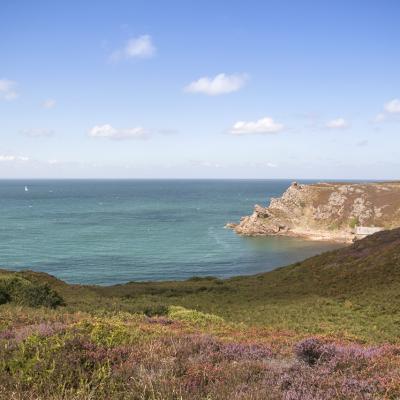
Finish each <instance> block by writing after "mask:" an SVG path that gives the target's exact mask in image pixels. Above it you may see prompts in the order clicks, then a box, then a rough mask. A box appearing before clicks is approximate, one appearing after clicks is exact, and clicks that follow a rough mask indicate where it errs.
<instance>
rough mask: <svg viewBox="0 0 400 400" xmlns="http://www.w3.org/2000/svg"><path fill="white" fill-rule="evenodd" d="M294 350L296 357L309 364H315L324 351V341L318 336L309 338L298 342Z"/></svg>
mask: <svg viewBox="0 0 400 400" xmlns="http://www.w3.org/2000/svg"><path fill="white" fill-rule="evenodd" d="M294 352H295V354H296V357H297V358H298V359H299V360H301V361H304V362H305V363H306V364H308V365H314V364H316V363H317V361H318V360H319V359H320V358H321V356H322V354H323V352H324V346H323V343H322V342H321V341H320V340H318V339H316V338H309V339H305V340H302V341H301V342H299V343H297V344H296V346H295V348H294Z"/></svg>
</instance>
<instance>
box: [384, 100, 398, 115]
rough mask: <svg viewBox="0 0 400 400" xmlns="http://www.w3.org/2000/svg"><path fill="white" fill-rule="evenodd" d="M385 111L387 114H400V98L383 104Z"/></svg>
mask: <svg viewBox="0 0 400 400" xmlns="http://www.w3.org/2000/svg"><path fill="white" fill-rule="evenodd" d="M384 108H385V111H386V112H387V113H389V114H400V99H393V100H390V101H388V102H387V103H386V104H385V107H384Z"/></svg>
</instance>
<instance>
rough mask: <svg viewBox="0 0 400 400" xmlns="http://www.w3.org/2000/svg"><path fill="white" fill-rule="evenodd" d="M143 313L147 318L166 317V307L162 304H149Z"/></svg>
mask: <svg viewBox="0 0 400 400" xmlns="http://www.w3.org/2000/svg"><path fill="white" fill-rule="evenodd" d="M143 313H144V314H145V315H147V316H148V317H159V316H165V315H168V306H166V305H164V304H151V305H148V306H146V307H145V308H144V310H143Z"/></svg>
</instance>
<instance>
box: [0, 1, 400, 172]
mask: <svg viewBox="0 0 400 400" xmlns="http://www.w3.org/2000/svg"><path fill="white" fill-rule="evenodd" d="M0 9H1V24H0V135H1V142H0V178H16V177H21V178H25V177H32V178H68V177H70V178H89V177H94V178H101V177H104V178H113V177H115V178H319V179H324V178H326V179H328V178H330V179H344V178H363V179H396V178H399V175H400V150H399V148H400V67H399V66H400V24H399V23H398V21H399V20H400V2H398V1H390V0H381V1H378V0H376V1H368V0H364V1H358V0H353V1H334V2H332V1H323V0H320V1H299V0H296V1H295V0H292V1H283V0H280V1H267V0H265V1H254V0H248V1H229V2H228V1H201V2H200V1H198V2H194V1H161V0H160V1H150V0H147V1H134V0H130V1H122V0H119V1H118V0H116V1H100V0H97V1H41V0H37V1H34V2H33V1H28V0H25V1H19V0H12V1H11V0H3V1H2V2H1V4H0Z"/></svg>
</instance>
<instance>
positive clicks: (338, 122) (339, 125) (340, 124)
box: [325, 118, 349, 129]
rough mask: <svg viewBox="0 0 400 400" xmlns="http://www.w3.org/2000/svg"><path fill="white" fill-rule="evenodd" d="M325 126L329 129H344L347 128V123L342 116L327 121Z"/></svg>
mask: <svg viewBox="0 0 400 400" xmlns="http://www.w3.org/2000/svg"><path fill="white" fill-rule="evenodd" d="M325 126H326V127H327V128H329V129H344V128H347V127H348V126H349V124H348V123H347V121H346V120H345V119H344V118H337V119H333V120H331V121H328V122H327V123H326V125H325Z"/></svg>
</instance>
